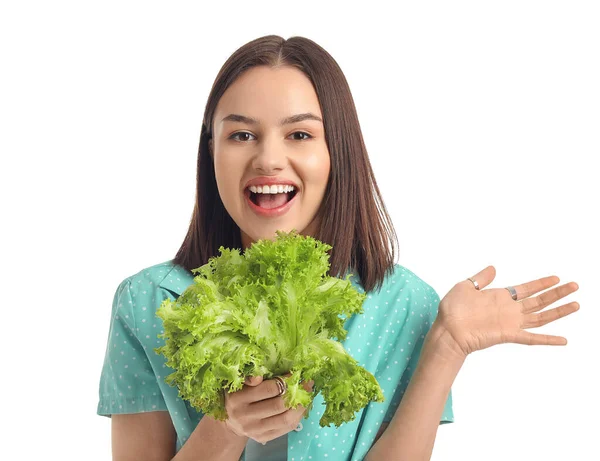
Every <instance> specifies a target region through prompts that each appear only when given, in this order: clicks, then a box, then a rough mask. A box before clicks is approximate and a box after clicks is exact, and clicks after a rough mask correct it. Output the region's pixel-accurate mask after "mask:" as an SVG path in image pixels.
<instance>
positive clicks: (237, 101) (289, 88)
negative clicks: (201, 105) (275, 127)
mask: <svg viewBox="0 0 600 461" xmlns="http://www.w3.org/2000/svg"><path fill="white" fill-rule="evenodd" d="M304 112H312V113H314V114H316V115H318V116H319V117H322V114H321V109H320V105H319V99H318V98H317V93H316V92H315V90H314V88H313V85H312V83H311V81H310V79H309V78H308V77H307V76H306V75H305V74H304V73H303V72H302V71H300V70H298V69H296V68H293V67H289V66H285V67H278V68H271V67H267V66H258V67H253V68H251V69H249V70H247V71H246V72H244V73H243V74H242V75H240V76H239V77H238V79H237V80H236V81H235V82H233V84H231V86H229V88H227V90H226V91H225V93H223V96H222V97H221V99H220V101H219V103H218V104H217V108H216V111H215V128H217V129H218V127H219V126H220V125H221V119H222V118H223V117H225V116H227V115H229V114H232V113H234V114H241V115H246V116H250V117H254V118H257V119H258V120H260V121H261V122H263V123H273V124H275V123H277V122H278V121H279V120H281V119H282V118H284V117H287V116H290V115H294V114H299V113H304Z"/></svg>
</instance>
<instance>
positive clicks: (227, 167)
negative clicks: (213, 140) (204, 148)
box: [214, 154, 239, 202]
mask: <svg viewBox="0 0 600 461" xmlns="http://www.w3.org/2000/svg"><path fill="white" fill-rule="evenodd" d="M214 165H215V179H216V181H217V188H218V189H219V195H221V199H222V200H223V202H226V201H227V200H228V198H229V197H232V196H233V195H235V194H237V192H238V185H239V177H238V174H237V169H238V168H239V162H235V161H232V159H231V156H227V155H222V154H220V155H216V156H215V159H214Z"/></svg>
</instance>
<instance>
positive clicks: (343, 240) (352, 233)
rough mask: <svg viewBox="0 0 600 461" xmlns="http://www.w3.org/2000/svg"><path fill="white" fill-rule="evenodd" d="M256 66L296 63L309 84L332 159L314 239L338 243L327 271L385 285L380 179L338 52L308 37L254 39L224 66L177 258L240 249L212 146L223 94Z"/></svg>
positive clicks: (185, 262)
mask: <svg viewBox="0 0 600 461" xmlns="http://www.w3.org/2000/svg"><path fill="white" fill-rule="evenodd" d="M255 66H269V67H279V66H293V67H294V68H297V69H299V70H301V71H302V72H303V73H304V74H305V75H306V76H307V77H308V78H309V79H310V81H311V82H312V84H313V86H314V88H315V91H316V94H317V98H318V100H319V104H320V106H321V111H322V114H323V123H324V128H325V140H326V143H327V147H328V149H329V154H330V161H331V169H330V176H329V181H328V185H327V188H326V191H325V196H324V199H323V201H322V202H321V205H320V207H319V210H318V214H319V216H320V217H321V219H320V228H319V229H318V231H317V235H313V237H314V238H316V239H318V240H321V241H322V242H325V243H328V244H329V245H331V246H332V247H333V248H332V250H331V253H330V269H329V274H330V275H332V276H334V277H340V276H343V275H344V274H345V273H346V272H347V271H348V270H353V271H355V272H356V273H357V274H358V276H359V277H360V283H361V285H362V287H363V288H364V290H365V291H371V290H372V289H374V288H376V289H377V290H379V289H381V286H382V283H383V280H384V278H385V276H386V274H387V273H391V272H392V271H393V266H394V261H395V256H396V252H397V247H398V238H397V235H396V232H395V230H394V227H393V223H392V221H391V219H390V217H389V215H388V213H387V210H386V208H385V205H384V204H383V199H382V197H381V193H380V191H379V188H378V187H377V183H376V181H375V175H374V174H373V169H372V168H371V163H370V161H369V157H368V154H367V149H366V147H365V143H364V140H363V137H362V132H361V130H360V124H359V121H358V116H357V113H356V107H355V105H354V100H353V98H352V94H351V92H350V87H349V86H348V82H347V81H346V78H345V76H344V74H343V72H342V70H341V69H340V67H339V66H338V64H337V62H336V61H335V60H334V59H333V57H332V56H331V55H330V54H329V53H328V52H327V51H325V50H324V49H323V48H322V47H320V46H319V45H318V44H316V43H315V42H313V41H312V40H309V39H307V38H304V37H291V38H289V39H287V40H286V39H283V38H282V37H279V36H277V35H268V36H265V37H260V38H258V39H255V40H252V41H251V42H248V43H247V44H245V45H244V46H242V47H241V48H239V49H238V50H236V51H235V52H234V53H233V54H232V55H231V56H230V57H229V59H228V60H227V61H226V62H225V64H224V65H223V67H222V68H221V70H220V71H219V73H218V75H217V77H216V79H215V82H214V84H213V87H212V89H211V91H210V94H209V96H208V101H207V103H206V108H205V112H204V118H203V122H202V130H201V133H200V145H199V148H198V165H197V166H198V169H197V176H196V201H195V205H194V211H193V214H192V218H191V222H190V226H189V229H188V232H187V235H186V237H185V239H184V241H183V244H182V245H181V247H180V248H179V250H178V252H177V255H176V257H175V259H174V260H173V261H174V263H175V264H179V265H180V266H182V267H184V268H186V269H187V270H188V271H191V269H194V268H197V267H200V266H202V265H203V264H206V263H207V262H208V260H209V258H211V257H212V256H218V254H219V253H218V250H219V247H220V246H224V247H226V248H240V249H241V247H242V242H241V234H240V228H239V227H238V225H237V224H236V223H235V222H234V221H233V219H232V218H231V216H229V213H228V212H227V210H226V209H225V207H224V205H223V202H222V201H221V198H220V196H219V192H218V189H217V182H216V179H215V170H214V164H213V160H212V158H211V155H210V153H209V147H208V145H209V140H210V139H211V138H212V127H213V119H214V114H215V110H216V107H217V104H218V102H219V100H220V98H221V96H222V95H223V93H224V92H225V91H226V90H227V88H228V87H229V86H230V85H231V84H232V83H233V82H234V81H235V80H236V79H237V78H238V77H239V76H240V75H241V74H242V73H243V72H245V71H247V70H248V69H251V68H252V67H255ZM298 231H299V232H301V231H302V229H298Z"/></svg>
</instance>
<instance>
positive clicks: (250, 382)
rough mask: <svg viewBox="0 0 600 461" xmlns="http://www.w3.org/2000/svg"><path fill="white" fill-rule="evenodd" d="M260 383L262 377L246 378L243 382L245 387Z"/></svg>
mask: <svg viewBox="0 0 600 461" xmlns="http://www.w3.org/2000/svg"><path fill="white" fill-rule="evenodd" d="M262 382H263V377H262V376H248V377H247V378H246V380H245V381H244V384H246V385H247V386H258V385H259V384H260V383H262Z"/></svg>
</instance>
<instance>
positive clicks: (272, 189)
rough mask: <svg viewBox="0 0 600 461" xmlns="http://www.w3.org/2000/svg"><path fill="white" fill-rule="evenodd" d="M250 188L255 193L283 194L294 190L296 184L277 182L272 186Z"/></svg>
mask: <svg viewBox="0 0 600 461" xmlns="http://www.w3.org/2000/svg"><path fill="white" fill-rule="evenodd" d="M248 189H250V192H254V193H255V194H282V193H288V192H291V191H293V190H294V186H289V185H287V184H286V185H285V186H284V185H282V184H277V185H272V186H250V187H249V188H248Z"/></svg>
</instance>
